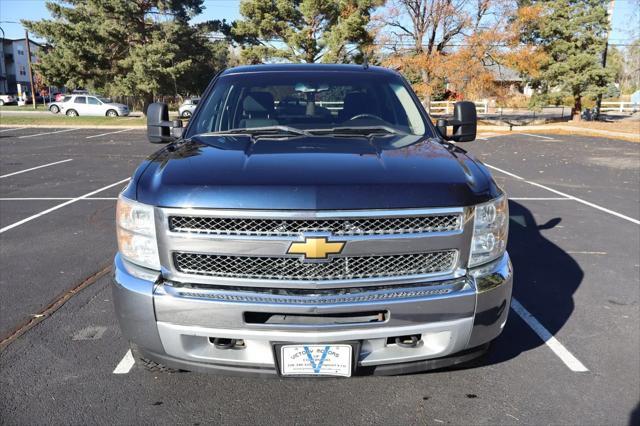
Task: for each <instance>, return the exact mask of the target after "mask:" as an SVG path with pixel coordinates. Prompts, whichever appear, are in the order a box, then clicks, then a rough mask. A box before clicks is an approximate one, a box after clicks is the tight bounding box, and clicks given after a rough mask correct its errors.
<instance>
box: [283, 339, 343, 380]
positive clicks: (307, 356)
mask: <svg viewBox="0 0 640 426" xmlns="http://www.w3.org/2000/svg"><path fill="white" fill-rule="evenodd" d="M352 357H353V349H352V347H351V345H284V346H281V347H280V360H281V361H280V362H281V368H280V373H281V374H282V375H283V376H344V377H349V376H351V366H352V362H353V361H352Z"/></svg>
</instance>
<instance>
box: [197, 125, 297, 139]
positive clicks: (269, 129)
mask: <svg viewBox="0 0 640 426" xmlns="http://www.w3.org/2000/svg"><path fill="white" fill-rule="evenodd" d="M247 135H248V136H251V139H252V140H254V141H255V140H257V139H259V138H261V137H291V136H309V133H308V132H307V131H305V130H301V129H298V128H296V127H289V126H264V127H244V128H239V129H230V130H222V131H219V132H207V133H200V134H197V135H196V136H247Z"/></svg>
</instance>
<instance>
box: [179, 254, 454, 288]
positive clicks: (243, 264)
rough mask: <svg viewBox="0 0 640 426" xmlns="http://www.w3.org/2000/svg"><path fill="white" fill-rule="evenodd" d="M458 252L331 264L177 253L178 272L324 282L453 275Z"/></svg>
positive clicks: (339, 260) (364, 258)
mask: <svg viewBox="0 0 640 426" xmlns="http://www.w3.org/2000/svg"><path fill="white" fill-rule="evenodd" d="M457 254H458V252H457V250H441V251H432V252H425V253H412V254H398V255H385V256H373V255H372V256H349V257H335V258H333V259H331V260H330V261H328V262H320V263H304V262H302V261H300V259H298V258H295V257H270V256H221V255H215V254H201V253H188V252H174V253H173V262H174V265H175V268H176V269H177V270H178V272H181V273H184V274H190V275H204V276H212V277H222V278H236V279H252V280H287V281H324V280H354V279H367V278H381V277H410V276H416V275H425V274H440V273H447V272H451V271H452V270H453V268H454V266H455V263H456V258H457Z"/></svg>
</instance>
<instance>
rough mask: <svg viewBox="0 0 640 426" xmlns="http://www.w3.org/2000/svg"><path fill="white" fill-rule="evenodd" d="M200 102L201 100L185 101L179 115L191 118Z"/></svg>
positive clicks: (191, 99) (188, 99)
mask: <svg viewBox="0 0 640 426" xmlns="http://www.w3.org/2000/svg"><path fill="white" fill-rule="evenodd" d="M198 102H200V98H187V99H185V100H184V102H183V103H182V105H180V107H179V108H178V115H180V117H181V118H191V116H192V115H193V111H195V109H196V106H197V105H198Z"/></svg>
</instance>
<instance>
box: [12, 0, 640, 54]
mask: <svg viewBox="0 0 640 426" xmlns="http://www.w3.org/2000/svg"><path fill="white" fill-rule="evenodd" d="M239 3H240V0H205V1H204V6H205V10H204V12H203V13H202V14H201V15H199V16H197V17H196V18H194V20H193V22H200V21H207V20H210V19H226V20H227V21H233V20H235V19H238V18H239V16H240V14H239V12H238V5H239ZM637 7H638V2H637V0H615V7H614V11H613V31H612V33H611V36H610V39H609V41H610V42H611V43H612V44H628V43H629V42H630V40H631V39H632V38H633V33H635V35H636V36H637V35H638V33H639V32H640V30H639V29H640V13H638V11H637V10H634V8H637ZM49 17H50V15H49V13H48V11H47V9H46V7H45V0H0V27H1V28H2V29H3V30H4V32H5V37H6V38H24V28H22V25H20V24H19V21H20V20H21V19H43V18H49ZM7 21H8V22H7ZM35 40H37V39H35Z"/></svg>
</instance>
